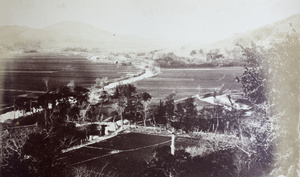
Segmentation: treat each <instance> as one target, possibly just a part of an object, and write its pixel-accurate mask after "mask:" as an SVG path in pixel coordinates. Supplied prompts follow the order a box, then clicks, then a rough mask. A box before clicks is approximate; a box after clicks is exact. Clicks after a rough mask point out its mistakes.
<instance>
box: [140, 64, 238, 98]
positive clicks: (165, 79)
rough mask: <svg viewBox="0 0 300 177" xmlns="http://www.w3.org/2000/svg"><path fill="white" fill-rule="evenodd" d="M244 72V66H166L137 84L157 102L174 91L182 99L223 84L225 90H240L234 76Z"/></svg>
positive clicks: (210, 90)
mask: <svg viewBox="0 0 300 177" xmlns="http://www.w3.org/2000/svg"><path fill="white" fill-rule="evenodd" d="M242 74H243V67H216V68H165V69H161V73H159V74H158V75H156V76H154V77H152V78H147V79H144V80H141V81H138V82H137V83H135V85H136V86H137V88H138V90H139V91H146V92H149V93H150V94H151V95H152V97H153V98H152V100H153V101H154V102H157V101H159V99H163V98H165V97H166V96H168V95H169V94H171V93H174V92H175V93H176V96H175V99H180V98H185V97H187V96H192V95H195V94H198V93H200V94H201V93H206V92H212V91H213V90H214V89H218V88H221V86H222V85H223V84H224V87H223V90H226V89H228V90H240V89H241V83H238V82H236V81H235V79H234V78H235V76H237V77H241V76H242Z"/></svg>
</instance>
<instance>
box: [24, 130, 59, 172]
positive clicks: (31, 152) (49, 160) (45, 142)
mask: <svg viewBox="0 0 300 177" xmlns="http://www.w3.org/2000/svg"><path fill="white" fill-rule="evenodd" d="M22 154H23V158H25V159H26V161H28V171H29V174H30V176H39V177H43V176H45V177H46V176H47V177H48V176H50V177H52V176H62V175H63V171H64V169H65V166H64V165H63V164H62V163H61V162H60V161H59V158H60V156H61V154H62V146H61V144H60V142H59V140H58V139H57V138H55V137H53V136H51V134H49V133H47V132H41V133H33V134H30V135H29V137H28V139H27V141H26V143H25V144H24V146H23V153H22Z"/></svg>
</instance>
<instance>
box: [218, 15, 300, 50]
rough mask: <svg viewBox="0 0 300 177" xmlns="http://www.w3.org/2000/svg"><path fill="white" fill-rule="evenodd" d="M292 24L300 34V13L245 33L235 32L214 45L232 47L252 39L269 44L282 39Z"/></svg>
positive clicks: (265, 44)
mask: <svg viewBox="0 0 300 177" xmlns="http://www.w3.org/2000/svg"><path fill="white" fill-rule="evenodd" d="M291 25H292V26H293V28H294V29H295V30H296V31H297V32H298V33H299V35H300V14H296V15H293V16H291V17H289V18H286V19H284V20H281V21H277V22H275V23H272V24H268V25H266V26H263V27H261V28H257V29H254V30H251V31H248V32H245V33H241V34H235V35H234V36H232V37H231V38H228V39H224V40H221V41H218V42H216V43H214V46H220V47H221V48H222V47H230V46H233V45H235V44H236V43H239V44H242V45H247V44H249V43H250V42H251V41H253V42H255V43H257V44H259V45H264V46H269V45H270V42H272V41H274V40H280V38H281V37H282V36H283V35H284V34H283V33H286V32H291V31H292V27H291Z"/></svg>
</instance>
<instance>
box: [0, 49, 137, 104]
mask: <svg viewBox="0 0 300 177" xmlns="http://www.w3.org/2000/svg"><path fill="white" fill-rule="evenodd" d="M0 63H1V64H0V81H1V83H0V89H1V90H0V92H2V93H1V94H2V95H3V98H2V100H1V109H2V108H4V107H8V106H10V105H12V104H13V100H14V97H15V96H17V95H21V94H25V93H28V92H36V91H46V90H47V89H46V85H45V83H44V80H45V79H47V80H48V87H49V90H51V89H54V88H59V87H61V86H64V85H67V84H68V83H69V82H70V81H71V80H74V82H75V84H76V85H79V86H84V87H90V86H91V85H92V84H94V83H95V79H96V78H102V77H108V79H109V80H112V79H117V78H120V77H121V76H125V75H126V74H135V73H137V72H138V71H139V69H137V68H135V67H134V66H120V67H117V65H114V64H103V63H96V62H92V61H89V60H87V59H86V58H84V57H79V56H59V55H57V54H56V55H54V54H53V56H52V55H34V56H22V57H16V58H1V60H0Z"/></svg>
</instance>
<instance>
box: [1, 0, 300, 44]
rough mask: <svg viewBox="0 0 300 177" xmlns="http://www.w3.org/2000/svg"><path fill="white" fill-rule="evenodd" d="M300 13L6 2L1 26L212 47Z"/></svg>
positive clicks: (136, 0) (209, 5) (115, 2)
mask: <svg viewBox="0 0 300 177" xmlns="http://www.w3.org/2000/svg"><path fill="white" fill-rule="evenodd" d="M297 13H298V14H299V13H300V0H0V25H21V26H29V27H34V28H43V27H45V26H48V25H52V24H55V23H57V22H60V21H79V22H85V23H88V24H91V25H94V26H96V27H98V28H100V29H103V30H107V31H110V32H113V33H122V34H131V35H132V34H133V35H138V36H143V37H149V38H161V39H166V40H179V41H185V42H186V41H190V42H201V43H205V42H212V41H216V40H219V39H223V38H226V37H230V36H231V35H232V34H233V33H239V32H245V31H248V30H251V29H255V28H257V27H260V26H264V25H266V24H269V23H272V22H275V21H278V20H281V19H284V18H286V17H289V16H291V15H293V14H297Z"/></svg>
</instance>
